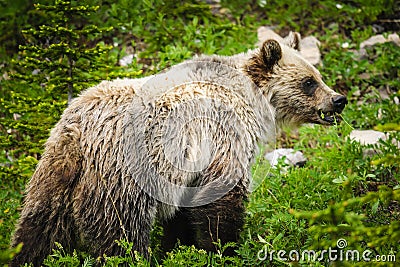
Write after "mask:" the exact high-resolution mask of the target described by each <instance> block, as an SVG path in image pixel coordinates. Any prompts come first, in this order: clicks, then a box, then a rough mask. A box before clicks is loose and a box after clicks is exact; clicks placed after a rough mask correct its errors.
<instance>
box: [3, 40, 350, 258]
mask: <svg viewBox="0 0 400 267" xmlns="http://www.w3.org/2000/svg"><path fill="white" fill-rule="evenodd" d="M298 41H299V37H298V36H297V35H292V38H291V40H288V43H287V44H283V43H279V42H278V41H275V40H272V39H271V40H267V41H265V42H264V43H263V45H262V46H261V47H260V48H258V49H255V50H252V51H249V52H247V53H242V54H239V55H235V56H200V57H195V58H194V59H192V60H189V61H186V62H183V63H181V64H178V65H176V66H175V67H172V68H171V69H170V70H168V71H165V72H162V73H160V74H157V75H153V76H150V77H145V78H140V79H117V80H114V81H103V82H102V83H100V84H99V85H97V86H94V87H92V88H89V89H88V90H86V91H84V92H83V93H82V94H81V95H80V96H79V97H77V98H76V99H74V100H73V101H72V102H71V103H70V105H69V106H68V108H67V109H66V110H65V112H64V113H63V115H62V117H61V119H60V121H59V122H58V123H57V125H56V126H55V127H54V129H52V131H51V134H50V137H49V139H48V140H47V142H46V144H45V151H44V153H43V155H42V158H41V159H40V161H39V163H38V166H37V168H36V171H35V173H34V174H33V176H32V178H31V180H30V182H29V184H28V186H27V191H26V197H25V200H24V207H23V210H22V213H21V216H20V219H19V222H18V225H17V227H16V230H15V233H14V236H13V239H12V244H11V245H12V246H16V245H17V244H19V243H23V248H22V251H21V252H20V253H19V254H17V255H16V257H15V258H14V259H13V261H12V262H11V266H18V265H19V264H23V263H26V262H32V263H33V264H34V266H38V265H40V264H41V263H42V261H43V259H44V258H45V257H46V255H48V254H49V253H50V252H51V249H52V248H54V243H55V242H58V243H61V245H62V246H63V247H64V248H65V249H66V250H67V251H71V250H73V249H79V250H83V251H87V252H88V253H90V254H91V255H93V256H94V257H98V256H102V255H104V254H106V255H119V254H121V253H123V249H122V248H121V247H120V246H119V245H118V244H117V243H116V242H115V241H116V240H120V239H125V240H128V241H129V242H132V243H133V245H134V249H135V250H136V251H138V252H139V253H141V254H143V255H145V256H148V247H149V234H150V231H151V229H152V226H153V224H154V222H155V220H158V221H160V222H161V224H162V226H163V229H164V237H163V241H162V244H163V245H164V246H165V248H166V249H170V248H172V247H173V246H174V243H175V242H176V241H177V240H180V242H181V244H188V245H189V244H194V245H196V246H197V247H198V248H202V249H206V250H209V251H215V250H216V247H215V243H214V242H216V241H217V240H220V242H221V243H222V244H225V243H227V242H236V241H238V238H239V233H240V229H241V227H242V225H243V221H244V210H245V207H244V200H245V199H246V197H247V195H248V193H249V186H250V179H251V177H250V176H251V174H250V168H251V164H252V163H253V161H254V158H255V156H256V155H257V152H258V150H257V149H258V145H259V143H260V142H267V141H268V140H272V139H273V138H274V133H275V127H276V126H277V127H281V126H283V125H291V126H299V125H301V124H303V123H317V124H323V125H332V124H334V123H335V122H337V121H340V115H339V114H340V113H341V112H342V110H343V108H344V107H345V105H346V103H347V100H346V98H345V97H344V96H342V95H340V94H338V93H335V92H334V91H333V90H331V89H330V88H329V87H328V86H327V85H326V84H325V83H324V82H323V81H322V78H321V75H320V73H319V72H318V70H317V69H316V68H314V67H313V66H312V65H310V64H309V63H307V62H306V61H305V60H304V59H303V58H302V57H301V56H300V55H299V53H298V52H297V51H296V50H295V49H294V48H298ZM231 252H232V251H230V252H228V253H231Z"/></svg>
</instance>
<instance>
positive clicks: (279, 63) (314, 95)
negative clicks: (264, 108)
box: [244, 34, 347, 126]
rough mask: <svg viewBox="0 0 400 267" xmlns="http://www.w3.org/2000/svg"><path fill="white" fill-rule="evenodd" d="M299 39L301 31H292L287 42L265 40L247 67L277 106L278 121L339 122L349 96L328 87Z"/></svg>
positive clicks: (300, 122) (258, 84)
mask: <svg viewBox="0 0 400 267" xmlns="http://www.w3.org/2000/svg"><path fill="white" fill-rule="evenodd" d="M299 40H300V37H299V35H298V34H291V35H290V37H289V38H288V39H286V40H285V41H286V43H287V44H283V43H279V42H278V41H276V40H273V39H270V40H267V41H265V42H264V43H263V45H262V46H261V47H260V48H259V49H257V50H256V51H255V52H254V53H253V55H252V56H251V57H250V59H249V60H248V62H247V63H246V64H245V69H244V71H245V72H246V73H247V74H248V75H249V76H250V78H251V79H252V80H253V82H254V83H255V84H256V85H257V86H258V88H259V89H260V90H262V93H263V95H264V96H265V97H266V98H267V99H268V100H269V102H270V103H271V105H272V106H273V107H274V109H275V119H276V122H277V123H278V125H289V126H298V125H301V124H303V123H316V124H323V125H332V124H334V123H336V122H339V121H340V120H341V116H340V113H341V112H342V110H343V109H344V107H345V105H346V104H347V99H346V97H345V96H343V95H340V94H338V93H336V92H335V91H333V90H332V89H331V88H329V87H328V86H327V85H326V84H325V83H324V81H323V80H322V76H321V74H320V73H319V71H318V70H317V69H316V68H315V67H314V66H312V65H311V64H310V63H308V62H307V61H306V60H305V59H304V58H303V57H302V56H301V55H300V53H299V52H298V51H297V50H296V49H299Z"/></svg>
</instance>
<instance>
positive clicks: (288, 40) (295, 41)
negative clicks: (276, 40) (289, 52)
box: [284, 32, 301, 51]
mask: <svg viewBox="0 0 400 267" xmlns="http://www.w3.org/2000/svg"><path fill="white" fill-rule="evenodd" d="M300 40H301V35H300V33H298V32H290V33H289V35H288V36H286V37H285V39H284V41H285V44H286V45H287V46H289V47H291V48H293V49H294V50H297V51H300Z"/></svg>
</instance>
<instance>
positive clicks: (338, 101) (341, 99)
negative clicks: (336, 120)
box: [332, 95, 348, 113]
mask: <svg viewBox="0 0 400 267" xmlns="http://www.w3.org/2000/svg"><path fill="white" fill-rule="evenodd" d="M332 103H333V110H334V112H335V113H342V111H343V109H344V107H345V106H346V104H347V103H348V101H347V98H346V97H345V96H343V95H338V96H335V97H333V98H332Z"/></svg>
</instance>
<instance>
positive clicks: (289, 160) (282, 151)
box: [264, 148, 307, 167]
mask: <svg viewBox="0 0 400 267" xmlns="http://www.w3.org/2000/svg"><path fill="white" fill-rule="evenodd" d="M264 157H265V159H266V160H268V161H269V163H270V164H271V167H275V166H276V165H277V164H278V160H279V159H281V158H282V157H286V158H285V163H286V164H288V165H292V166H303V165H304V163H305V162H306V161H307V159H306V157H305V156H304V155H303V153H301V152H300V151H295V150H294V149H292V148H278V149H275V150H274V151H272V152H269V153H267V154H266V155H265V156H264Z"/></svg>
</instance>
